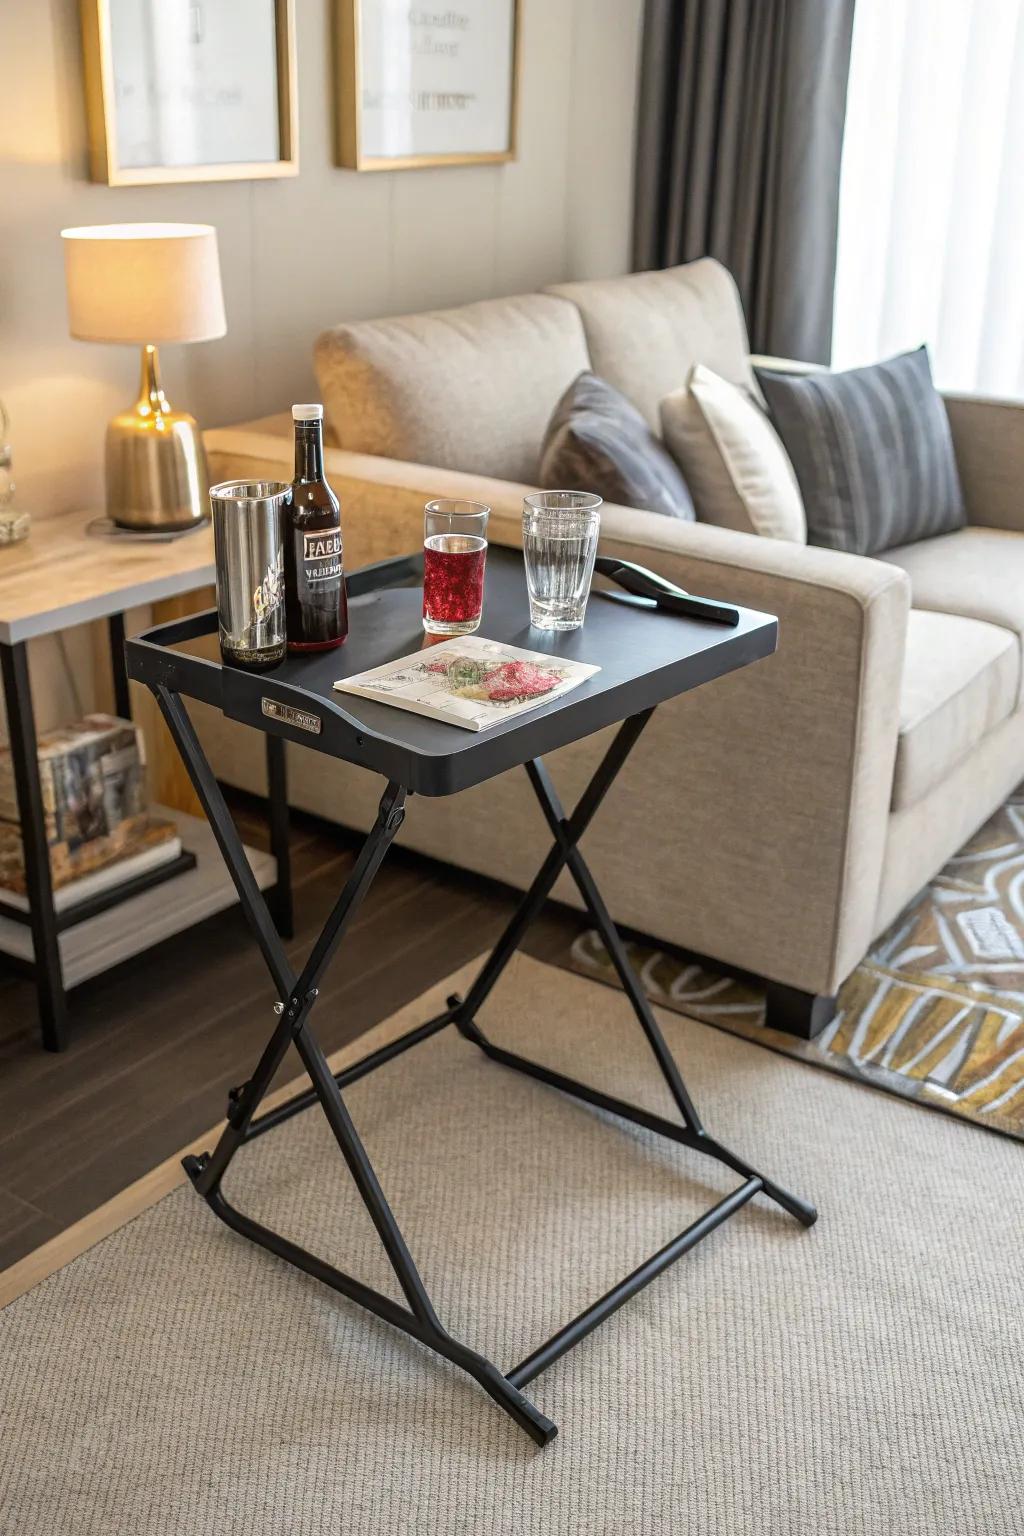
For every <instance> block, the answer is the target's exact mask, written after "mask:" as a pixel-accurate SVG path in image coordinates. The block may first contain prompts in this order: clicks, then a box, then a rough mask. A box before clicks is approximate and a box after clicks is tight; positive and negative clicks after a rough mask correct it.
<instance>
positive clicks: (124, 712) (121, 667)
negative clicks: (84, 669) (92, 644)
mask: <svg viewBox="0 0 1024 1536" xmlns="http://www.w3.org/2000/svg"><path fill="white" fill-rule="evenodd" d="M107 634H108V636H109V638H110V670H111V674H112V676H113V680H114V713H115V715H118V716H119V717H120V718H121V719H122V720H130V719H131V717H132V696H131V692H130V690H129V687H128V666H127V662H126V660H125V654H124V614H123V613H112V614H111V615H110V617H109V618H108V620H107Z"/></svg>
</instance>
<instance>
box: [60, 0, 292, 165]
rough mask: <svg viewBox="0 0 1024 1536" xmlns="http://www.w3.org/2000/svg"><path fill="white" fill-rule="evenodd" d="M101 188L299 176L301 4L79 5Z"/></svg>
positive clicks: (157, 0)
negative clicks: (297, 10)
mask: <svg viewBox="0 0 1024 1536" xmlns="http://www.w3.org/2000/svg"><path fill="white" fill-rule="evenodd" d="M80 4H81V11H82V39H83V48H84V55H85V86H86V106H87V110H88V115H89V159H90V170H91V174H92V179H93V180H94V181H103V182H106V183H108V185H110V186H112V187H126V186H139V185H145V184H148V183H153V182H167V181H227V180H234V179H237V180H247V179H250V178H253V177H259V176H294V175H295V174H296V172H297V171H298V168H299V160H298V125H297V114H296V90H295V17H294V12H293V5H294V0H80Z"/></svg>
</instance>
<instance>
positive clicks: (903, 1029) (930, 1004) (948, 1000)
mask: <svg viewBox="0 0 1024 1536" xmlns="http://www.w3.org/2000/svg"><path fill="white" fill-rule="evenodd" d="M630 950H631V954H632V957H633V961H634V963H635V964H636V966H637V969H638V970H639V972H640V974H641V976H642V977H643V981H644V986H645V987H646V990H647V994H648V996H649V997H650V998H651V1000H652V1001H653V1002H656V1003H661V1004H663V1005H664V1006H665V1007H666V1008H674V1009H676V1010H677V1012H679V1013H685V1014H689V1015H691V1016H692V1017H693V1018H697V1019H701V1020H703V1021H704V1022H705V1023H707V1024H715V1025H718V1026H719V1027H721V1028H722V1029H728V1030H731V1031H732V1032H733V1033H734V1034H737V1035H742V1036H743V1037H744V1038H746V1039H749V1040H757V1041H759V1042H760V1043H761V1044H763V1045H767V1046H770V1047H771V1048H773V1049H774V1050H778V1051H782V1052H784V1053H785V1054H786V1055H789V1056H797V1057H799V1058H800V1059H801V1060H803V1061H810V1062H813V1063H815V1064H816V1065H818V1066H822V1067H825V1068H827V1069H828V1070H829V1071H832V1072H840V1073H842V1074H843V1075H844V1076H845V1077H855V1078H859V1079H860V1080H861V1081H862V1082H866V1083H870V1084H871V1085H872V1086H873V1087H875V1088H882V1089H885V1090H886V1091H887V1092H889V1093H895V1094H899V1095H900V1096H901V1097H903V1098H907V1099H913V1100H915V1102H917V1103H919V1104H926V1105H927V1106H928V1107H929V1108H931V1109H940V1110H943V1111H944V1112H945V1113H946V1114H951V1115H958V1116H960V1117H961V1118H962V1119H964V1120H973V1121H975V1122H976V1123H977V1124H979V1125H984V1126H986V1127H988V1128H989V1129H990V1130H995V1131H1001V1132H1002V1133H1003V1134H1004V1135H1007V1136H1015V1137H1017V1138H1018V1139H1019V1140H1024V785H1021V786H1019V787H1018V788H1017V789H1016V790H1015V791H1014V793H1013V794H1012V795H1011V797H1010V799H1009V800H1008V801H1007V802H1006V804H1005V805H1004V806H1003V807H1002V809H1001V810H1000V811H998V812H997V814H996V815H995V816H993V817H992V819H991V820H990V821H988V822H986V823H985V825H984V826H983V827H982V828H981V830H980V832H978V833H977V834H976V835H975V836H974V837H973V838H972V839H971V841H970V842H969V843H968V844H967V846H966V848H964V849H963V850H962V852H960V853H958V854H957V855H956V857H955V858H953V859H950V861H949V863H948V864H947V865H946V867H945V868H944V869H943V870H942V872H941V874H940V875H939V876H938V877H937V878H936V879H935V880H934V881H933V882H932V883H931V884H930V885H929V886H927V887H926V888H925V889H924V890H923V891H922V892H921V894H920V895H919V896H918V897H917V899H916V900H915V901H913V902H912V903H911V904H910V906H909V907H907V909H906V910H905V911H904V912H903V913H902V914H901V916H900V917H899V919H898V920H897V921H896V922H895V923H894V924H893V925H892V927H891V928H890V929H889V930H888V931H887V932H886V933H884V934H883V935H882V936H881V938H880V939H879V940H878V941H877V942H876V944H875V945H874V946H873V948H872V949H871V951H870V953H869V954H868V955H867V956H866V958H865V959H864V961H863V962H862V964H861V965H859V966H858V967H857V969H856V970H855V971H854V973H853V975H852V976H851V977H850V978H849V980H848V981H847V982H846V984H845V986H844V987H843V989H842V991H841V992H840V994H839V1009H838V1012H837V1014H836V1017H835V1019H834V1020H833V1022H832V1023H831V1024H830V1025H829V1026H828V1027H827V1028H826V1029H825V1030H824V1031H823V1033H822V1034H820V1035H819V1036H818V1038H817V1039H816V1040H809V1041H808V1040H797V1039H794V1038H793V1037H792V1036H790V1035H785V1034H780V1033H779V1032H778V1031H776V1030H770V1029H766V1028H765V1024H764V997H763V995H762V994H761V993H760V992H758V991H757V990H755V989H754V988H753V987H751V986H749V985H747V984H745V983H743V982H739V981H736V980H735V979H733V978H731V977H728V976H725V975H722V974H720V973H717V972H713V971H708V970H704V969H702V968H701V967H700V966H697V965H691V964H688V963H687V962H686V961H685V960H682V959H681V958H679V957H678V956H675V955H672V954H666V953H664V952H663V951H661V950H659V949H656V948H654V947H653V946H647V947H645V946H643V945H637V944H634V945H631V946H630ZM571 967H572V969H574V970H578V971H581V972H582V973H584V974H585V975H588V976H596V977H598V978H599V979H601V980H603V981H607V982H610V983H612V984H616V978H615V973H614V971H613V970H612V967H611V963H610V961H609V960H608V956H607V955H606V953H605V951H604V948H603V946H602V944H601V941H600V939H599V938H598V936H597V934H596V933H594V932H588V933H584V934H582V935H581V936H580V938H579V939H577V941H576V943H575V944H574V946H573V950H572V957H571Z"/></svg>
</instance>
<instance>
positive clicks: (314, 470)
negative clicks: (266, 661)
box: [284, 405, 348, 653]
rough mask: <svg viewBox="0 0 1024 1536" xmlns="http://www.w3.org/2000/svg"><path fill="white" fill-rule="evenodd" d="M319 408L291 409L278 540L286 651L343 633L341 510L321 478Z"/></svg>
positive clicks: (324, 644) (326, 643)
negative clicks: (290, 474)
mask: <svg viewBox="0 0 1024 1536" xmlns="http://www.w3.org/2000/svg"><path fill="white" fill-rule="evenodd" d="M323 416H324V408H323V406H322V405H293V406H292V421H293V422H294V424H295V479H294V480H293V481H292V487H291V502H290V504H289V506H288V508H287V510H286V513H285V517H286V526H285V536H284V578H285V611H286V615H287V624H288V649H289V651H297V652H300V653H301V652H305V651H329V650H331V649H333V647H334V646H336V645H340V644H341V643H342V641H343V640H344V639H345V637H346V636H347V634H348V600H347V597H346V594H345V569H344V562H343V559H342V551H341V508H340V506H339V503H338V498H337V496H335V494H334V492H333V491H332V490H331V488H330V486H329V485H328V484H327V481H326V480H325V478H324V431H323Z"/></svg>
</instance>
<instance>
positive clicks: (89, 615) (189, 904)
mask: <svg viewBox="0 0 1024 1536" xmlns="http://www.w3.org/2000/svg"><path fill="white" fill-rule="evenodd" d="M93 515H94V514H92V513H89V512H73V513H67V514H63V515H59V516H54V517H50V518H45V519H41V520H39V521H38V522H37V523H36V524H35V526H34V528H33V531H32V534H31V536H30V537H29V538H28V539H27V540H26V541H25V542H24V543H22V544H17V545H13V546H11V547H9V548H6V549H4V550H2V551H0V671H2V675H3V686H4V698H5V702H6V706H7V723H8V732H9V735H10V746H11V756H12V760H13V767H14V780H15V787H16V789H17V795H18V807H19V812H20V820H21V835H22V844H23V847H24V856H25V880H26V886H27V890H28V906H29V910H28V912H27V913H21V912H18V911H17V910H16V909H14V908H10V907H5V908H3V910H2V912H0V959H2V960H4V961H6V963H8V964H10V965H12V966H14V967H15V968H18V969H21V970H24V971H26V972H27V973H28V974H29V975H30V976H31V977H32V979H33V980H34V982H35V985H36V990H37V996H38V1001H39V1019H40V1027H41V1033H42V1041H43V1044H44V1046H45V1047H46V1048H47V1050H51V1051H59V1050H62V1049H63V1048H64V1046H65V1045H66V1044H67V1035H68V1011H67V992H68V990H69V989H70V988H71V987H74V986H76V985H77V984H78V983H79V982H82V981H85V980H87V979H88V978H89V977H90V976H95V975H97V974H98V973H99V972H101V971H104V970H108V969H109V968H110V967H111V966H113V965H116V964H118V963H119V962H120V961H122V960H125V959H127V958H129V956H131V955H133V954H138V953H139V952H140V951H141V950H144V949H148V948H149V947H150V946H151V945H153V944H156V943H159V942H160V940H161V939H164V938H168V937H170V935H171V934H174V933H179V932H181V931H182V930H183V929H186V928H189V927H192V926H193V925H194V924H195V923H196V922H199V921H201V920H202V919H203V918H205V917H208V916H210V915H211V913H213V912H217V911H220V910H222V909H223V908H225V907H227V906H229V905H231V904H232V903H233V902H234V901H235V900H236V899H237V898H236V894H235V890H234V886H233V885H232V883H231V881H230V879H228V878H227V876H226V874H225V873H224V870H223V866H222V864H221V861H220V858H219V856H218V854H217V851H216V845H215V842H214V839H213V836H212V833H211V832H210V830H209V828H208V827H207V825H206V823H205V821H202V820H200V819H199V818H198V817H194V816H188V815H185V814H184V813H177V812H172V813H171V814H174V815H175V818H176V820H177V821H178V824H179V831H180V833H181V835H182V839H183V846H185V847H188V848H189V849H190V853H189V855H188V856H186V857H185V858H184V859H183V860H182V861H179V862H177V863H176V864H173V865H168V866H164V867H163V868H160V869H155V870H153V871H152V872H151V873H149V874H146V875H140V876H139V877H138V878H136V879H132V880H129V881H126V882H124V883H123V884H122V885H120V886H116V887H114V888H113V889H111V890H109V891H104V892H103V893H102V894H100V895H97V896H93V897H91V898H88V899H86V900H82V901H78V902H76V903H74V904H73V905H71V906H67V907H63V908H61V909H60V910H58V909H57V907H56V906H55V903H54V893H53V886H52V882H51V879H50V859H49V850H48V847H47V842H46V827H45V820H44V811H43V801H42V792H41V788H40V781H39V763H38V757H37V743H36V726H35V711H34V709H33V704H32V689H31V684H30V680H29V667H28V649H27V648H28V642H29V641H30V640H34V639H36V638H38V637H39V636H42V635H52V634H56V633H59V632H60V631H62V630H65V629H70V628H72V627H73V626H74V625H76V624H86V623H89V622H91V621H94V620H97V619H105V620H106V622H107V626H108V633H109V640H110V660H111V667H112V673H113V687H114V707H115V710H116V712H117V714H118V715H121V716H123V717H124V718H125V719H130V718H131V700H130V697H129V690H128V674H127V672H126V670H125V654H124V644H125V630H124V615H125V611H126V610H127V609H130V608H137V607H142V606H145V605H149V604H151V603H156V602H160V601H162V600H163V599H165V598H169V597H175V596H179V595H181V594H183V593H188V592H195V591H197V590H199V589H200V588H202V587H207V586H210V585H212V584H213V581H214V560H213V535H212V532H211V530H210V528H209V527H208V526H207V527H204V528H202V529H200V530H199V531H198V532H195V533H189V534H187V535H185V536H184V537H182V538H179V539H175V540H173V541H168V542H160V543H136V542H129V541H125V542H118V541H115V540H109V539H98V538H93V537H90V536H89V534H88V533H87V531H86V529H87V525H88V524H89V522H90V521H91V520H92V517H93ZM267 780H268V799H269V803H270V834H271V855H267V854H264V853H260V852H257V851H256V850H253V849H247V850H246V854H247V857H248V860H249V863H250V866H251V867H252V869H253V874H254V876H255V879H256V882H257V884H258V885H259V886H260V888H261V889H263V890H268V889H269V891H270V894H271V896H272V910H273V912H274V916H275V920H276V922H277V925H278V928H279V930H280V931H281V932H282V933H284V934H286V935H287V934H288V933H290V931H291V884H290V870H289V856H288V806H287V784H286V778H285V761H284V744H283V742H282V741H281V740H280V739H279V738H276V737H270V736H268V737H267ZM158 885H159V886H161V887H162V888H161V889H160V890H159V891H158V890H157V889H156V887H157V886H158ZM115 909H116V910H115Z"/></svg>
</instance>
